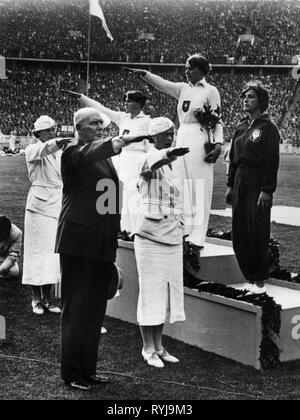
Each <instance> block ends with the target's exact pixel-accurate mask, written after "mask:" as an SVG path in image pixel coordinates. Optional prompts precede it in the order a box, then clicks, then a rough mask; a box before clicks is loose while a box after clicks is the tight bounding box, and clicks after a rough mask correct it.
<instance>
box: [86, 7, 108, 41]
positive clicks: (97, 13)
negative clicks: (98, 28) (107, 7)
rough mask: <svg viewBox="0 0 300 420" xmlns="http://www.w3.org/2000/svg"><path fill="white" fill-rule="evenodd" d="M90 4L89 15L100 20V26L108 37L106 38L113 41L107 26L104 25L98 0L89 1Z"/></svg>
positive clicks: (104, 21)
mask: <svg viewBox="0 0 300 420" xmlns="http://www.w3.org/2000/svg"><path fill="white" fill-rule="evenodd" d="M89 2H90V14H91V15H93V16H97V17H98V18H99V19H101V20H102V26H103V29H104V30H105V32H106V35H107V36H108V38H109V39H110V40H111V41H113V40H114V39H113V37H112V34H111V33H110V30H109V29H108V26H107V24H106V20H105V17H104V14H103V12H102V9H101V6H100V4H99V0H89Z"/></svg>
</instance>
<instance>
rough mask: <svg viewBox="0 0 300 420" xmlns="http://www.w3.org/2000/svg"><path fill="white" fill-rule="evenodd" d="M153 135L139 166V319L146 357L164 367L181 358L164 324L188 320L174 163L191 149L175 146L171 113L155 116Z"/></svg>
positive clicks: (137, 259) (148, 360) (159, 366)
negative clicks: (165, 338) (168, 342)
mask: <svg viewBox="0 0 300 420" xmlns="http://www.w3.org/2000/svg"><path fill="white" fill-rule="evenodd" d="M149 134H150V135H151V136H153V142H154V147H155V148H154V149H153V150H152V151H150V152H148V153H147V154H146V155H145V156H144V157H143V158H142V160H141V162H140V166H139V173H140V178H139V182H138V190H139V194H140V197H141V202H142V205H141V209H140V215H139V217H138V222H137V229H136V232H135V233H136V234H135V241H134V247H135V256H136V261H137V269H138V275H139V299H138V308H137V321H138V323H139V325H140V329H141V334H142V338H143V349H142V356H143V358H144V360H145V361H147V363H148V364H149V365H150V366H154V367H157V368H162V367H164V362H170V363H177V362H179V360H178V359H177V358H176V357H174V356H172V355H170V354H169V353H168V352H167V350H166V349H165V348H164V346H163V344H162V334H163V328H164V324H165V323H166V322H167V321H169V322H170V323H174V322H177V321H184V320H185V313H184V292H183V221H182V197H181V192H180V190H181V188H180V183H181V182H180V180H179V179H178V175H177V174H176V171H174V170H173V167H172V165H173V164H172V162H173V161H175V160H176V159H177V157H179V159H182V156H184V155H186V154H187V153H188V151H189V149H188V148H173V147H171V146H172V143H173V139H174V125H173V123H172V121H171V120H169V119H168V118H163V117H160V118H154V119H153V120H152V121H151V123H150V132H149Z"/></svg>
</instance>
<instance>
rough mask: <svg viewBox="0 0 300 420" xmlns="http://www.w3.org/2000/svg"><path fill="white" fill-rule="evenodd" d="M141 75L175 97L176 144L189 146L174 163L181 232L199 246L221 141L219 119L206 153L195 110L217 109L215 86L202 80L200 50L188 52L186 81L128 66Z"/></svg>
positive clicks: (204, 132) (205, 71) (205, 136)
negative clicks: (211, 146) (181, 184)
mask: <svg viewBox="0 0 300 420" xmlns="http://www.w3.org/2000/svg"><path fill="white" fill-rule="evenodd" d="M128 71H131V72H133V73H134V74H137V75H139V76H141V77H142V78H143V79H144V80H145V81H146V82H148V83H150V84H151V85H152V86H154V87H155V88H156V89H158V90H160V91H162V92H163V93H166V94H167V95H170V96H172V97H174V98H175V99H177V100H178V107H177V112H178V118H179V123H180V127H179V130H178V134H177V140H176V146H178V147H189V148H190V153H188V154H187V155H185V156H184V157H183V159H178V162H177V163H176V165H174V166H177V170H178V172H179V174H180V177H181V179H182V180H184V182H185V186H184V191H183V194H184V216H185V233H186V234H187V235H189V237H188V239H187V240H188V241H190V242H192V243H194V244H195V245H198V246H199V247H203V246H204V244H205V237H206V233H207V228H208V222H209V214H210V210H211V203H212V192H213V171H214V167H213V164H214V163H215V162H216V160H217V159H218V158H219V156H220V153H221V149H222V144H223V126H222V123H221V121H220V122H219V123H217V124H216V125H215V127H214V128H213V129H212V134H213V136H212V137H213V140H212V141H213V143H214V145H215V149H214V150H213V151H212V152H210V153H209V154H206V152H205V144H206V143H207V142H208V131H207V129H206V128H205V127H204V126H201V125H200V124H199V121H198V120H197V118H196V116H195V112H196V111H198V110H199V109H201V110H203V109H204V106H208V107H210V109H211V110H212V111H213V112H215V113H220V110H221V100H220V95H219V92H218V90H217V88H216V87H215V86H213V85H211V84H209V83H207V81H206V80H205V76H206V75H207V74H208V73H209V72H210V64H209V62H208V61H207V59H206V58H205V57H203V56H202V55H200V54H195V55H192V56H190V57H189V58H188V60H187V62H186V70H185V73H186V78H187V82H188V83H174V82H170V81H168V80H165V79H163V78H162V77H160V76H157V75H155V74H153V73H150V72H148V71H145V70H142V69H130V68H128Z"/></svg>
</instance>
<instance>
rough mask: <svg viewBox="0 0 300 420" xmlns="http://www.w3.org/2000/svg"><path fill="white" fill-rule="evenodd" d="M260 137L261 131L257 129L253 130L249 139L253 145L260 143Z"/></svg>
mask: <svg viewBox="0 0 300 420" xmlns="http://www.w3.org/2000/svg"><path fill="white" fill-rule="evenodd" d="M261 135H262V130H258V129H256V130H253V133H252V136H251V137H250V140H251V141H252V142H253V143H258V142H259V141H260V138H261Z"/></svg>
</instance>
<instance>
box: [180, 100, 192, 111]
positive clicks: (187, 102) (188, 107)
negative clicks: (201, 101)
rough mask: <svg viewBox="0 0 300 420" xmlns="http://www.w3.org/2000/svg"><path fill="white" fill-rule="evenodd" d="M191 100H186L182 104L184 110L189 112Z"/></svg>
mask: <svg viewBox="0 0 300 420" xmlns="http://www.w3.org/2000/svg"><path fill="white" fill-rule="evenodd" d="M190 105H191V101H184V102H183V104H182V110H183V112H188V110H189V109H190Z"/></svg>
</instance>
